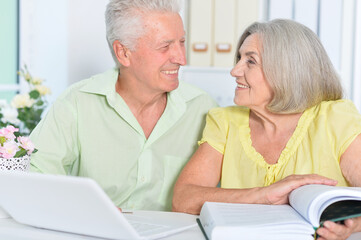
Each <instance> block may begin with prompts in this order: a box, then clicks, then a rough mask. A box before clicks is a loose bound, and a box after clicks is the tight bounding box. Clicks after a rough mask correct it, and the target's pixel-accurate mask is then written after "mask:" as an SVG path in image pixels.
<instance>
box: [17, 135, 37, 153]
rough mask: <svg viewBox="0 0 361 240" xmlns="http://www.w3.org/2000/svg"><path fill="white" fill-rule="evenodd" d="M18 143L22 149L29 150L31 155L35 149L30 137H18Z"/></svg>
mask: <svg viewBox="0 0 361 240" xmlns="http://www.w3.org/2000/svg"><path fill="white" fill-rule="evenodd" d="M18 142H19V143H20V144H21V146H22V148H24V149H25V150H28V152H27V153H28V154H29V155H30V154H31V153H32V152H33V151H34V149H35V145H34V144H33V143H32V142H31V141H30V138H28V137H18Z"/></svg>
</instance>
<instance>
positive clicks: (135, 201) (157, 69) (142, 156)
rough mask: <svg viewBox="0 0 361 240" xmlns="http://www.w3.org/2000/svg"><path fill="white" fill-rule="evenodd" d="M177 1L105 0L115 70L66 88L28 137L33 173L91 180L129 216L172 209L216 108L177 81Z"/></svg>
mask: <svg viewBox="0 0 361 240" xmlns="http://www.w3.org/2000/svg"><path fill="white" fill-rule="evenodd" d="M178 12H179V5H178V3H177V1H176V0H147V1H144V0H111V1H110V2H109V4H108V5H107V10H106V27H107V40H108V43H109V46H110V48H111V51H112V55H113V58H114V60H115V62H116V64H117V67H116V68H115V69H113V70H110V71H108V72H105V73H102V74H99V75H96V76H93V77H91V78H89V79H86V80H83V81H80V82H78V83H76V84H74V85H73V86H71V87H70V88H69V89H67V90H66V91H65V92H64V93H63V94H62V95H61V96H60V97H59V98H58V99H57V101H56V102H55V103H54V104H53V106H52V108H51V109H50V111H49V112H48V114H47V116H46V117H45V118H44V119H43V120H42V121H41V122H40V123H39V125H38V126H37V127H36V129H35V130H34V131H33V133H32V134H31V139H32V140H33V142H34V143H35V145H36V148H37V149H38V152H37V153H36V154H33V156H32V160H31V170H32V171H38V172H43V173H52V174H69V175H77V176H84V177H90V178H93V179H95V180H96V181H97V182H98V183H99V184H100V186H101V187H102V188H103V189H104V190H105V192H106V193H107V194H108V195H109V196H110V198H111V199H112V200H113V201H114V203H115V204H116V205H117V206H119V207H122V208H127V209H152V210H171V200H172V192H173V191H172V189H173V186H174V183H175V180H176V178H177V176H178V175H179V172H180V171H181V169H182V168H183V166H184V165H185V164H186V162H187V161H188V159H189V158H190V157H191V155H192V154H193V153H194V151H195V149H196V147H197V146H196V144H197V140H199V138H200V136H201V131H202V129H203V127H204V117H205V114H206V113H207V112H208V110H209V109H210V108H212V107H215V106H216V103H215V102H214V101H213V100H212V99H211V98H210V97H209V96H208V95H207V94H206V93H204V92H203V91H201V90H199V89H196V88H194V87H192V86H190V85H188V84H186V83H183V82H179V81H178V72H179V68H180V66H182V65H185V64H186V59H185V46H184V42H185V31H184V28H183V23H182V20H181V18H180V16H179V14H178Z"/></svg>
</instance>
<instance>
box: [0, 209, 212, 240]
mask: <svg viewBox="0 0 361 240" xmlns="http://www.w3.org/2000/svg"><path fill="white" fill-rule="evenodd" d="M163 213H164V212H163ZM163 213H162V212H157V211H152V212H151V214H153V215H154V218H157V214H163ZM133 214H134V215H137V216H149V214H150V211H134V212H133ZM189 216H190V225H191V224H194V223H196V218H197V216H195V215H189ZM169 217H174V215H172V213H169ZM0 239H4V240H5V239H6V240H25V239H26V240H100V239H101V238H96V237H89V236H82V235H78V234H71V233H64V232H58V231H52V230H46V229H39V228H35V227H31V226H27V225H24V224H20V223H18V222H16V221H15V220H13V219H12V218H0ZM162 239H163V240H184V239H187V240H188V239H189V240H193V239H194V240H197V239H199V240H204V239H205V238H204V236H203V234H202V232H201V230H200V229H199V227H198V226H194V227H192V228H190V229H187V230H185V231H183V232H180V233H177V234H174V235H170V236H168V237H165V238H162Z"/></svg>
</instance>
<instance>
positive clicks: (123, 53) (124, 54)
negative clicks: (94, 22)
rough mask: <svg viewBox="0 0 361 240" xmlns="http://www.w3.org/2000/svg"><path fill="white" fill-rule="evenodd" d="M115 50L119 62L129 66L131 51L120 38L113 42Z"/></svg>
mask: <svg viewBox="0 0 361 240" xmlns="http://www.w3.org/2000/svg"><path fill="white" fill-rule="evenodd" d="M113 51H114V53H115V56H116V57H117V59H118V61H119V63H120V64H121V65H122V66H124V67H128V66H129V64H130V58H129V57H130V55H131V52H130V51H129V49H128V48H126V47H125V46H124V45H123V44H121V43H120V42H119V41H118V40H115V41H114V42H113Z"/></svg>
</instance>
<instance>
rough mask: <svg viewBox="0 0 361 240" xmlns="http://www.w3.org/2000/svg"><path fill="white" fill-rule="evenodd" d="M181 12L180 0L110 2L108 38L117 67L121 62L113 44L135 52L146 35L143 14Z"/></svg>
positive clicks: (107, 13) (120, 0)
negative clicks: (117, 43) (138, 43)
mask: <svg viewBox="0 0 361 240" xmlns="http://www.w3.org/2000/svg"><path fill="white" fill-rule="evenodd" d="M179 11H180V5H179V2H178V0H110V1H109V3H108V5H107V8H106V11H105V25H106V37H107V41H108V45H109V48H110V51H111V53H112V56H113V59H114V61H115V63H116V64H117V66H119V62H118V60H117V57H116V56H115V53H114V51H113V42H114V41H116V40H118V41H119V42H120V43H121V44H123V45H124V46H126V47H127V48H128V49H129V50H132V51H134V50H135V46H136V44H137V40H138V39H139V37H141V36H142V35H143V34H144V30H143V25H144V23H143V21H142V15H143V14H147V13H149V12H175V13H179Z"/></svg>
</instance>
